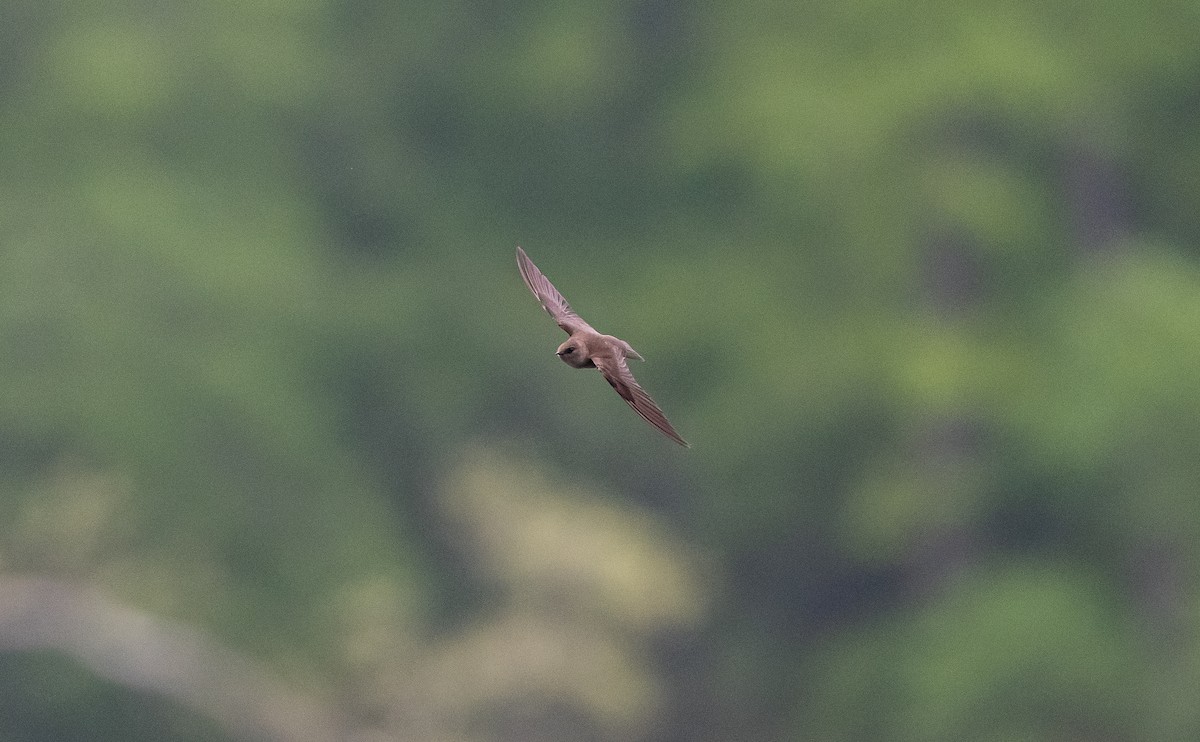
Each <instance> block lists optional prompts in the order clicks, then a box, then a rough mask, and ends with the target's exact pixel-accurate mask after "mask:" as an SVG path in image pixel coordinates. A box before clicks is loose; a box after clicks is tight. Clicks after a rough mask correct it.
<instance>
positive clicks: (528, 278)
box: [517, 247, 595, 335]
mask: <svg viewBox="0 0 1200 742" xmlns="http://www.w3.org/2000/svg"><path fill="white" fill-rule="evenodd" d="M517 268H518V269H519V270H520V271H521V278H523V279H525V285H526V286H528V287H529V290H530V291H532V292H533V295H534V296H536V297H537V300H538V301H540V302H541V303H542V309H545V310H546V314H549V315H550V316H551V317H552V318H553V319H554V321H555V323H557V324H558V326H559V327H561V328H562V329H563V331H565V332H566V333H567V334H568V335H574V334H575V333H577V332H579V331H580V330H592V326H591V325H589V324H588V323H587V322H584V321H583V319H582V318H581V317H580V316H579V315H578V314H576V313H575V310H573V309H571V305H570V304H568V303H567V300H566V299H564V298H563V295H562V294H560V293H558V289H556V288H554V284H552V283H550V279H548V278H546V276H545V275H543V274H542V272H541V271H540V270H538V267H537V266H536V265H534V264H533V261H532V260H530V259H529V256H528V255H526V254H525V251H524V250H522V249H521V248H520V247H518V248H517ZM592 331H593V332H595V330H592Z"/></svg>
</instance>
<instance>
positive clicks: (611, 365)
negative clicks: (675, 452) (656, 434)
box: [592, 355, 691, 448]
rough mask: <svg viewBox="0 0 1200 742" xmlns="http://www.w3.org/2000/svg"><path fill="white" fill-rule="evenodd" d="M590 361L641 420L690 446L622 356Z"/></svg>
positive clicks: (597, 357)
mask: <svg viewBox="0 0 1200 742" xmlns="http://www.w3.org/2000/svg"><path fill="white" fill-rule="evenodd" d="M592 361H593V362H594V363H595V364H596V368H598V369H600V373H601V374H603V375H604V380H605V381H607V382H608V383H609V384H611V385H612V388H613V389H616V390H617V394H620V395H621V399H623V400H625V401H626V402H627V403H628V404H629V406H630V407H632V408H633V411H634V412H636V413H637V414H639V415H641V416H642V419H643V420H645V421H646V422H648V423H650V424H651V425H653V426H654V427H656V428H658V429H659V430H661V431H662V432H663V434H664V435H666V436H667V437H668V438H670V439H671V440H673V441H675V442H676V443H678V444H679V445H681V446H686V447H688V448H691V444H690V443H688V442H687V441H685V440H684V439H683V437H682V436H680V435H679V433H676V432H675V428H673V427H671V423H669V422H667V416H666V415H664V414H663V411H662V410H660V409H659V408H658V405H656V404H654V400H653V399H650V395H649V394H647V393H646V390H645V389H643V388H642V387H641V385H640V384H638V383H637V379H635V378H633V372H632V371H630V370H629V365H628V364H626V363H625V359H624V358H617V357H614V356H609V355H605V356H593V357H592Z"/></svg>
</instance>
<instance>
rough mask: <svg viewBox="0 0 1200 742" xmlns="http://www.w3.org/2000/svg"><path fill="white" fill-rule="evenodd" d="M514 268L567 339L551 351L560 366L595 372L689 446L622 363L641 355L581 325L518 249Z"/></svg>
mask: <svg viewBox="0 0 1200 742" xmlns="http://www.w3.org/2000/svg"><path fill="white" fill-rule="evenodd" d="M517 268H518V269H519V270H520V271H521V278H523V279H525V285H526V286H528V287H529V290H530V291H532V292H533V295H534V296H536V297H537V299H538V301H540V302H541V303H542V308H543V309H545V310H546V312H547V314H549V315H550V316H551V317H553V318H554V321H555V322H556V323H558V326H559V327H561V328H562V329H563V331H564V332H566V333H567V334H568V335H570V337H568V338H567V340H566V341H565V342H564V343H563V344H562V345H560V346H558V350H557V351H555V353H556V354H557V355H558V357H559V358H561V359H562V361H563V363H565V364H567V365H568V366H571V367H572V368H596V369H599V371H600V373H601V374H602V375H603V376H604V379H605V381H607V382H608V383H609V384H610V385H612V388H613V389H615V390H616V391H617V394H619V395H621V399H624V400H625V402H626V403H627V404H628V405H629V406H630V407H632V408H633V411H634V412H636V413H638V414H639V415H641V416H642V418H643V419H645V420H646V422H648V423H650V424H651V425H653V426H654V427H656V428H658V429H659V430H660V431H662V433H663V435H665V436H667V437H668V438H670V439H671V440H673V441H675V442H676V443H678V444H679V445H681V446H690V444H689V443H688V442H687V441H685V440H684V439H683V438H682V437H681V436H680V435H679V433H677V432H675V428H673V427H672V426H671V423H670V422H668V421H667V416H666V415H664V414H663V411H662V410H661V409H659V407H658V405H656V404H655V403H654V400H653V399H651V398H650V395H649V394H647V393H646V390H645V389H642V387H641V385H639V384H638V383H637V380H636V379H634V378H633V372H632V371H630V370H629V364H628V363H627V362H626V361H627V359H629V358H633V359H635V360H638V361H641V360H644V359H643V358H642V356H641V354H639V353H638V352H637V351H636V350H634V349H633V348H632V347H631V346H630V345H629V343H627V342H625V341H624V340H622V339H620V338H618V337H613V336H612V335H604V334H601V333H599V332H597V331H596V330H595V328H593V327H592V326H591V325H589V324H588V323H587V322H584V321H583V319H582V318H581V317H580V316H579V315H578V314H576V313H575V311H574V310H573V309H571V305H570V304H568V303H567V300H566V299H564V298H563V296H562V294H560V293H558V289H556V288H554V285H553V284H551V283H550V281H549V279H547V278H546V276H545V275H543V274H542V272H541V271H540V270H538V267H537V266H536V265H534V264H533V261H532V260H530V259H529V256H528V255H526V254H525V251H524V250H522V249H521V248H520V247H518V248H517Z"/></svg>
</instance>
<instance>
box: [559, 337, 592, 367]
mask: <svg viewBox="0 0 1200 742" xmlns="http://www.w3.org/2000/svg"><path fill="white" fill-rule="evenodd" d="M554 352H555V354H556V355H557V356H558V357H559V358H561V359H562V362H563V363H565V364H567V365H568V366H572V367H574V368H582V367H584V366H585V365H587V363H588V353H587V348H586V347H584V345H583V343H582V342H580V341H579V340H576V339H575V338H571V339H569V340H567V342H565V343H563V344H562V345H560V346H558V350H556V351H554Z"/></svg>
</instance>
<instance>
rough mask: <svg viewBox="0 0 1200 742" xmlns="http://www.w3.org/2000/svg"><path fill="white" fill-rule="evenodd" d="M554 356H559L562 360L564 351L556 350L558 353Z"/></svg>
mask: <svg viewBox="0 0 1200 742" xmlns="http://www.w3.org/2000/svg"><path fill="white" fill-rule="evenodd" d="M554 355H556V356H558V357H559V358H562V351H558V350H556V351H554Z"/></svg>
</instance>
